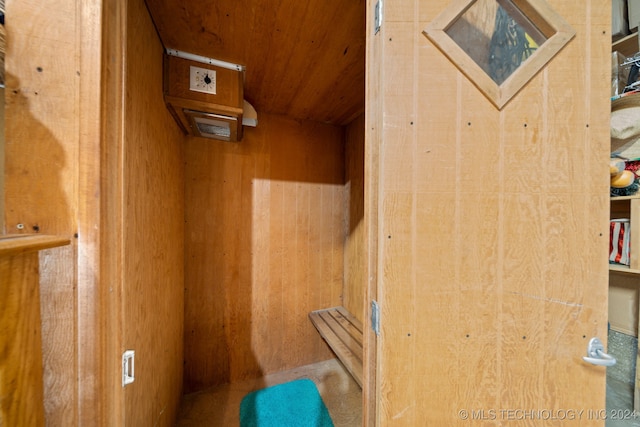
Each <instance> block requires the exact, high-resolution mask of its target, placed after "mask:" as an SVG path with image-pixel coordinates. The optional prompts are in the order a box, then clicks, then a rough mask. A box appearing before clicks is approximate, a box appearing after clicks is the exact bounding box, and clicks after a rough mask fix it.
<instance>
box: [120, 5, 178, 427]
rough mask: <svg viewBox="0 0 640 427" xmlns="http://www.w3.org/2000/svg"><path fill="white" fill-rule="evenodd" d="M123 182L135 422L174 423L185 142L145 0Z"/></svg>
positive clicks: (132, 66)
mask: <svg viewBox="0 0 640 427" xmlns="http://www.w3.org/2000/svg"><path fill="white" fill-rule="evenodd" d="M126 13H127V18H126V44H125V48H126V51H125V55H126V60H125V65H126V68H125V71H124V73H125V74H124V79H125V92H124V96H125V98H124V100H125V104H124V116H123V117H124V141H123V168H122V171H121V174H122V177H123V185H124V187H123V189H122V191H123V192H122V207H123V213H122V220H123V236H122V251H123V252H122V260H123V275H122V277H123V287H122V295H123V316H124V317H123V318H124V324H123V329H124V337H123V342H122V345H123V348H122V350H128V349H132V350H135V352H136V353H135V354H136V361H135V382H134V383H133V384H131V385H128V386H127V387H126V388H125V389H124V393H125V416H126V424H127V425H151V424H153V425H158V426H172V425H174V423H175V417H176V414H177V411H178V408H179V404H180V397H181V390H182V372H183V329H184V328H183V324H184V202H185V200H184V144H185V142H186V137H185V136H184V135H183V134H182V133H181V131H180V130H179V128H178V126H177V125H176V124H175V122H174V121H173V119H172V117H171V115H170V113H169V111H168V110H167V108H166V107H165V105H164V101H163V95H162V52H163V48H162V45H161V44H160V40H159V39H158V37H157V34H156V32H155V28H154V26H153V23H152V22H151V18H150V16H149V14H148V12H147V9H146V7H145V5H144V2H143V0H130V1H128V2H127V9H126Z"/></svg>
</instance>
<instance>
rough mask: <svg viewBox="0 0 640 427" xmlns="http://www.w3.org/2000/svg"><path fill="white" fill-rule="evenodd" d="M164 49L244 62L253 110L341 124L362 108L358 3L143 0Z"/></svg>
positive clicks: (353, 0) (362, 27)
mask: <svg viewBox="0 0 640 427" xmlns="http://www.w3.org/2000/svg"><path fill="white" fill-rule="evenodd" d="M145 1H146V3H147V7H148V9H149V12H150V14H151V17H152V19H153V21H154V23H155V25H156V27H157V29H158V34H159V35H160V39H161V41H162V43H163V45H164V47H165V48H171V49H177V50H181V51H184V52H189V53H194V54H197V55H202V56H206V57H211V58H216V59H220V60H224V61H229V62H232V63H237V64H242V65H245V66H246V73H245V74H246V75H245V84H244V97H245V99H246V100H247V101H249V102H250V103H251V104H252V105H253V106H254V107H255V108H256V110H257V111H258V118H259V116H260V113H261V112H263V113H273V114H282V115H286V116H289V117H292V118H295V119H299V120H314V121H318V122H326V123H333V124H337V125H345V124H348V123H349V122H350V121H351V120H353V119H354V118H355V117H357V116H358V115H359V114H361V113H362V112H363V111H364V59H365V2H364V0H348V1H344V0H243V1H238V0H201V1H197V2H195V1H184V0H145Z"/></svg>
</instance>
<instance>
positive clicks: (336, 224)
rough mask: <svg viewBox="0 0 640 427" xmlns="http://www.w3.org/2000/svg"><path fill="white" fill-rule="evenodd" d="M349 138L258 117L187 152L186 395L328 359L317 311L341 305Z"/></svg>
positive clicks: (335, 130)
mask: <svg viewBox="0 0 640 427" xmlns="http://www.w3.org/2000/svg"><path fill="white" fill-rule="evenodd" d="M342 138H343V131H342V129H341V128H339V127H335V126H331V125H325V124H318V123H312V122H298V121H294V120H292V119H288V118H284V117H281V116H272V115H268V114H262V115H260V124H259V126H258V127H256V128H247V129H245V135H244V138H243V140H242V142H240V143H224V142H220V141H211V140H206V139H203V138H192V139H190V141H189V142H188V144H187V155H186V170H185V174H186V196H185V197H186V206H187V208H186V230H185V233H186V247H185V262H186V264H185V266H186V270H185V277H186V279H185V280H186V283H185V385H184V387H185V390H186V391H193V390H197V389H202V388H204V387H207V386H211V385H215V384H222V383H225V382H230V381H238V380H242V379H246V378H254V377H259V376H261V375H264V374H269V373H272V372H276V371H280V370H284V369H290V368H292V367H295V366H299V365H303V364H308V363H313V362H317V361H319V360H324V359H327V358H329V357H331V353H330V351H329V350H328V348H327V347H326V345H325V344H324V342H323V341H322V339H321V338H320V336H319V335H318V333H317V332H316V331H315V329H314V328H313V326H312V325H311V323H310V322H309V320H308V318H307V315H308V313H309V312H311V311H313V310H317V309H321V308H326V307H331V306H336V305H340V303H341V292H342V282H343V265H344V251H343V242H344V238H345V206H344V154H343V142H342Z"/></svg>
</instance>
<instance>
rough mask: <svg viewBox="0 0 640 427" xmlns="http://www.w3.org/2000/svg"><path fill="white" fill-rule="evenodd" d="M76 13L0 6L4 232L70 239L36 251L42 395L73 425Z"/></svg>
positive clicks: (68, 7) (37, 5)
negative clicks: (1, 29)
mask: <svg viewBox="0 0 640 427" xmlns="http://www.w3.org/2000/svg"><path fill="white" fill-rule="evenodd" d="M78 11H79V8H78V7H77V5H76V2H75V1H71V0H69V1H55V2H54V1H8V2H7V4H6V15H7V16H8V17H11V18H7V21H6V29H7V51H6V62H5V66H6V90H5V103H6V104H5V106H6V115H5V118H6V123H5V135H6V144H5V160H6V163H5V171H4V172H5V182H4V183H5V197H6V200H5V201H6V203H5V206H4V208H5V211H4V216H5V223H6V230H5V231H6V232H7V233H34V232H36V233H37V232H40V233H46V234H52V235H61V236H65V237H68V238H71V239H72V240H73V241H74V242H73V245H72V246H67V247H65V248H61V249H59V250H56V251H53V252H50V253H48V252H47V253H43V256H42V257H41V264H42V269H41V307H42V323H43V328H42V340H43V343H42V345H43V359H44V398H45V414H46V419H47V422H48V423H50V424H51V425H76V424H77V418H76V404H77V402H78V400H77V389H76V382H75V378H76V377H77V375H78V373H77V368H78V356H77V355H78V351H77V350H78V349H77V294H76V289H77V283H76V253H77V246H76V242H77V240H76V239H73V235H74V233H76V232H77V230H78V229H77V222H76V221H77V217H76V214H77V211H78V204H79V194H78V190H77V185H76V180H77V177H78V176H79V171H80V167H79V164H78V161H77V159H78V146H79V141H80V134H79V124H80V116H81V115H80V113H79V110H78V105H79V90H80V86H79V84H80V79H79V77H78V76H79V73H80V49H79V32H80V28H81V21H80V20H79V18H78V14H77V13H78ZM61 52H64V54H61Z"/></svg>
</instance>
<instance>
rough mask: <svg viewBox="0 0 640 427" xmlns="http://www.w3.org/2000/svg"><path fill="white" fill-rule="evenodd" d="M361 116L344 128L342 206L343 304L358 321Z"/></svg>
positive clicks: (362, 271)
mask: <svg viewBox="0 0 640 427" xmlns="http://www.w3.org/2000/svg"><path fill="white" fill-rule="evenodd" d="M364 126H365V125H364V115H362V116H360V117H358V118H357V119H356V120H354V121H353V122H352V123H350V124H349V126H347V128H346V133H345V167H346V171H345V172H346V181H347V182H346V188H345V197H346V206H347V215H348V216H347V221H348V224H347V225H348V234H347V238H346V240H345V247H344V251H345V270H344V292H343V305H344V307H345V308H346V309H347V310H348V311H349V312H350V313H352V314H353V315H354V316H355V317H356V318H357V319H358V320H360V321H361V322H362V321H363V319H364V318H365V315H366V314H365V308H364V307H365V290H366V286H367V273H366V265H367V264H366V252H365V251H366V241H365V226H364V131H365V129H364Z"/></svg>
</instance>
